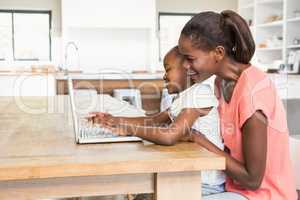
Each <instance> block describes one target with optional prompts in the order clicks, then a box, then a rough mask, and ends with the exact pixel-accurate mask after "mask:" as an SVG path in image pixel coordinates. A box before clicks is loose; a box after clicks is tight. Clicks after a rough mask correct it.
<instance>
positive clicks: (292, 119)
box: [0, 0, 300, 187]
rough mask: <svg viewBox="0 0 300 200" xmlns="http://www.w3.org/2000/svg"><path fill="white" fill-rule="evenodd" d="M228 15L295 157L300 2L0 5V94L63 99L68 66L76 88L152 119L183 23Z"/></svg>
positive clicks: (39, 1)
mask: <svg viewBox="0 0 300 200" xmlns="http://www.w3.org/2000/svg"><path fill="white" fill-rule="evenodd" d="M225 9H231V10H234V11H237V12H239V13H240V14H241V15H242V16H243V17H244V18H245V19H246V20H247V22H248V24H249V26H250V29H251V31H252V33H253V36H254V38H255V41H256V45H257V51H256V54H255V56H254V58H253V60H252V63H253V64H254V65H256V66H258V67H260V68H261V69H262V70H264V71H266V72H268V73H269V76H270V77H271V78H272V80H274V82H275V84H276V86H277V88H278V93H279V94H280V96H281V98H282V100H283V102H284V103H285V106H286V108H287V117H288V124H289V129H290V134H291V135H292V137H291V140H292V142H291V143H293V145H294V144H295V147H293V151H294V152H297V154H298V153H299V152H300V150H299V149H300V148H299V146H300V142H299V141H300V136H299V135H300V123H299V119H300V101H299V99H300V92H299V91H300V75H299V68H300V66H299V63H300V1H299V0H209V1H206V0H109V1H107V0H0V87H1V89H0V96H15V97H16V96H54V95H58V94H67V89H66V76H65V73H64V72H65V71H64V70H65V69H66V68H68V69H69V70H70V72H71V74H72V77H73V79H74V82H75V87H76V88H77V89H90V90H94V91H96V92H97V93H98V94H99V93H105V94H109V95H111V96H115V97H118V98H119V96H121V97H120V98H121V99H122V100H126V98H123V97H124V95H125V96H126V94H128V95H129V96H133V97H135V98H136V99H135V100H134V101H131V102H130V103H132V104H134V105H135V106H138V107H140V108H141V109H143V110H145V112H147V113H148V114H153V113H157V112H159V111H160V110H162V109H165V106H164V103H166V102H167V101H166V100H165V101H164V97H166V98H168V94H166V91H165V90H164V83H163V80H162V77H163V73H164V72H163V65H162V59H163V57H164V55H165V53H166V52H167V51H168V50H169V49H170V48H171V47H173V46H175V45H176V44H177V40H178V37H179V34H180V30H181V29H182V27H183V25H184V24H185V23H186V22H187V21H188V20H189V19H190V18H191V17H192V16H193V15H194V14H196V13H198V12H201V11H206V10H213V11H217V12H219V11H222V10H225ZM116 89H121V90H120V91H117V90H116ZM122 95H123V96H122ZM127 100H128V98H127ZM298 155H299V154H298ZM297 162H298V164H297V166H299V167H300V164H299V162H300V161H299V157H298V161H297ZM298 184H299V183H298ZM299 185H300V184H299ZM298 187H300V186H298Z"/></svg>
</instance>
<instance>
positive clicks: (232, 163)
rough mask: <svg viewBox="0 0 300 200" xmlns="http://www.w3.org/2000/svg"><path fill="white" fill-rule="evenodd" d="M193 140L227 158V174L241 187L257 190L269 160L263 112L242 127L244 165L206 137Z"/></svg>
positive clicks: (257, 112)
mask: <svg viewBox="0 0 300 200" xmlns="http://www.w3.org/2000/svg"><path fill="white" fill-rule="evenodd" d="M193 140H194V141H195V142H197V143H199V144H200V145H201V146H203V147H205V148H207V149H208V150H209V151H212V152H214V153H216V154H219V155H221V156H224V157H225V158H226V170H225V173H226V175H228V176H229V177H230V178H232V179H233V180H235V181H237V182H238V183H239V184H240V185H241V186H243V187H245V188H247V189H250V190H256V189H258V188H259V187H260V185H261V182H262V180H263V177H264V174H265V169H266V160H267V119H266V117H265V115H264V114H263V113H262V112H261V111H256V112H255V114H254V115H252V117H250V118H249V119H248V120H247V121H246V122H245V123H244V125H243V127H242V149H243V157H244V163H241V162H239V161H237V160H236V159H234V158H233V157H232V156H230V155H229V154H228V153H226V152H224V151H222V150H220V149H219V148H218V147H216V146H215V145H214V144H212V143H211V142H210V141H208V140H207V139H206V138H205V136H199V134H193Z"/></svg>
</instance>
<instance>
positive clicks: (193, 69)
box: [178, 35, 219, 77]
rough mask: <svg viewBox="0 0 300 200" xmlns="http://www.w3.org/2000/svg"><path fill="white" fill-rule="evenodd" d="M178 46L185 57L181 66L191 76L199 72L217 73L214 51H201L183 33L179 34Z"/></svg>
mask: <svg viewBox="0 0 300 200" xmlns="http://www.w3.org/2000/svg"><path fill="white" fill-rule="evenodd" d="M178 47H179V51H180V53H181V54H182V55H184V57H185V61H184V64H183V66H184V67H185V68H186V69H187V70H188V74H190V75H192V77H193V76H195V77H196V76H197V75H199V73H201V72H208V73H212V74H216V73H217V71H218V68H219V66H218V65H217V62H216V56H215V52H214V51H203V50H201V49H198V48H195V47H194V46H193V45H192V41H191V39H190V38H188V37H186V36H184V35H181V36H180V38H179V43H178Z"/></svg>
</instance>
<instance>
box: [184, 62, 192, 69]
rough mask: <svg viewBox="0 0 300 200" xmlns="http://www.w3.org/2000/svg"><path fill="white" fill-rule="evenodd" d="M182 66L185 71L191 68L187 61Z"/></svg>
mask: <svg viewBox="0 0 300 200" xmlns="http://www.w3.org/2000/svg"><path fill="white" fill-rule="evenodd" d="M182 65H183V67H184V68H185V69H190V68H191V64H190V63H189V62H188V61H187V60H185V61H183V64H182Z"/></svg>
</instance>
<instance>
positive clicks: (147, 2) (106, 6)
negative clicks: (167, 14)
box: [62, 0, 156, 28]
mask: <svg viewBox="0 0 300 200" xmlns="http://www.w3.org/2000/svg"><path fill="white" fill-rule="evenodd" d="M155 14H156V7H155V0H109V1H107V0H76V1H74V0H62V21H63V26H64V27H65V28H66V27H81V28H95V27H98V28H153V27H154V26H155V19H156V18H155Z"/></svg>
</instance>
